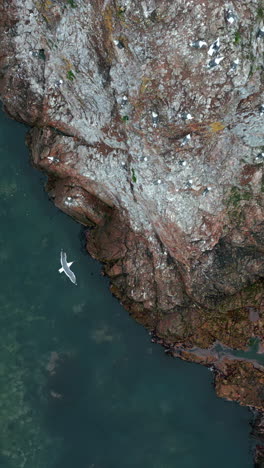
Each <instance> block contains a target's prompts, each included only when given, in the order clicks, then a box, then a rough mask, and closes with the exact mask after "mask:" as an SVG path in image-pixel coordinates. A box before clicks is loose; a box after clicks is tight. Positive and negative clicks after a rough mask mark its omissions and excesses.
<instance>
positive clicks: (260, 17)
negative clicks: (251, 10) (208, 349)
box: [257, 5, 264, 19]
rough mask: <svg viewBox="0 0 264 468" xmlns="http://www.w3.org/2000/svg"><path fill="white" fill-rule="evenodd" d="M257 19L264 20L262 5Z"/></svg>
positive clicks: (258, 10) (258, 9)
mask: <svg viewBox="0 0 264 468" xmlns="http://www.w3.org/2000/svg"><path fill="white" fill-rule="evenodd" d="M257 18H259V19H264V8H263V7H262V6H261V5H260V6H259V7H258V8H257Z"/></svg>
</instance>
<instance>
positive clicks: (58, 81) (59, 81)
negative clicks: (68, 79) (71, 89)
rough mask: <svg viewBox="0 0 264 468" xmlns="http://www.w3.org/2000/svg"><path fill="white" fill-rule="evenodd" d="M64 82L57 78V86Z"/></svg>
mask: <svg viewBox="0 0 264 468" xmlns="http://www.w3.org/2000/svg"><path fill="white" fill-rule="evenodd" d="M62 84H63V80H57V81H55V86H60V85H62Z"/></svg>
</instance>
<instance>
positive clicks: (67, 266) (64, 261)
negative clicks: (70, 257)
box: [59, 250, 77, 285]
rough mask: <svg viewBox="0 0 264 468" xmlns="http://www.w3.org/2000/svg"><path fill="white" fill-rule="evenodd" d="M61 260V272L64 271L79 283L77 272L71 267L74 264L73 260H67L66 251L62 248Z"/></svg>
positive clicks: (73, 280) (75, 282)
mask: <svg viewBox="0 0 264 468" xmlns="http://www.w3.org/2000/svg"><path fill="white" fill-rule="evenodd" d="M60 262H61V268H60V269H59V273H62V272H64V273H65V275H66V276H68V278H69V279H70V280H71V282H72V283H74V284H76V285H77V281H76V277H75V274H74V273H73V271H71V269H70V266H71V265H72V264H73V262H69V263H68V262H67V255H66V252H64V251H63V250H61V254H60Z"/></svg>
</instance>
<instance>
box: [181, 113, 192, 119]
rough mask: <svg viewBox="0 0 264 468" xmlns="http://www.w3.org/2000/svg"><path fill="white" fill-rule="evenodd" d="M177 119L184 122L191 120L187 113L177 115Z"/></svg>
mask: <svg viewBox="0 0 264 468" xmlns="http://www.w3.org/2000/svg"><path fill="white" fill-rule="evenodd" d="M179 117H180V118H181V119H182V120H184V121H186V120H192V119H193V117H192V116H191V114H190V113H189V112H182V113H181V114H179Z"/></svg>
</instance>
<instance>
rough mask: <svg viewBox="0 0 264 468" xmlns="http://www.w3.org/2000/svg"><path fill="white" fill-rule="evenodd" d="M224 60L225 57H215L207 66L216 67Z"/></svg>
mask: <svg viewBox="0 0 264 468" xmlns="http://www.w3.org/2000/svg"><path fill="white" fill-rule="evenodd" d="M222 60H224V57H215V58H214V59H212V60H210V62H209V63H208V65H207V68H214V67H216V66H217V65H219V63H221V62H222Z"/></svg>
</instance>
